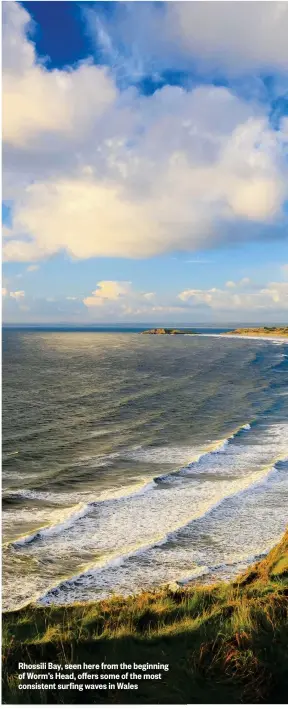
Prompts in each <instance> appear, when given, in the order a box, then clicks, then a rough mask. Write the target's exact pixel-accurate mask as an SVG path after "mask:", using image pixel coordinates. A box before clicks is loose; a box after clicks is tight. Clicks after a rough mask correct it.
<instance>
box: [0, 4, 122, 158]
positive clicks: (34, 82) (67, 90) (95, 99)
mask: <svg viewBox="0 0 288 709" xmlns="http://www.w3.org/2000/svg"><path fill="white" fill-rule="evenodd" d="M3 13H4V22H3V37H4V43H3V44H4V46H3V58H4V59H3V87H2V92H3V93H2V96H3V140H4V141H5V142H7V143H9V144H12V145H14V146H16V147H18V148H23V147H25V145H27V143H29V142H31V141H32V140H34V139H35V137H36V138H37V137H38V136H39V134H40V135H41V134H43V133H51V132H52V133H54V132H57V133H58V134H59V133H60V134H64V135H67V133H68V134H69V133H71V132H72V133H73V132H74V133H75V132H76V133H77V131H79V130H81V131H83V130H85V128H86V127H87V124H89V123H91V121H92V122H93V121H95V119H97V118H98V117H99V116H100V115H101V114H102V113H103V112H104V111H105V109H106V108H107V105H109V104H110V103H111V102H112V101H114V99H115V94H116V90H115V86H114V84H113V81H112V80H111V79H110V78H109V77H108V74H107V71H106V70H105V69H103V68H102V67H96V66H93V65H92V64H91V63H89V62H86V63H82V64H80V65H79V66H77V67H76V68H71V69H69V70H66V71H58V70H53V71H47V69H46V68H45V66H44V65H43V64H39V63H37V58H36V56H35V50H34V45H33V44H32V42H29V41H28V40H27V36H26V30H27V25H28V24H29V21H30V16H29V14H28V13H27V12H26V10H24V9H23V8H22V7H21V6H20V5H16V3H14V2H9V3H5V5H3ZM92 87H93V90H92Z"/></svg>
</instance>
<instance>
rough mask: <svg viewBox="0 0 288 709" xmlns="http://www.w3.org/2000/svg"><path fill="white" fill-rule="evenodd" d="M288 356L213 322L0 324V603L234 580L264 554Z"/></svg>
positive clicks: (269, 541) (275, 519) (280, 497)
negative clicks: (202, 327) (169, 326)
mask: <svg viewBox="0 0 288 709" xmlns="http://www.w3.org/2000/svg"><path fill="white" fill-rule="evenodd" d="M203 332H204V331H203ZM214 334H215V333H214ZM287 357H288V347H287V344H286V343H285V342H284V343H283V342H277V341H273V340H272V341H264V340H251V339H245V338H243V339H233V338H221V337H219V336H218V337H215V336H214V335H213V334H212V331H210V334H209V331H206V336H205V337H203V336H201V335H199V336H195V337H186V336H177V337H169V336H166V337H153V336H151V337H148V336H145V337H144V336H143V335H141V334H140V332H139V329H137V328H134V329H133V330H131V329H130V330H129V329H128V328H126V330H125V329H124V328H123V329H122V330H121V329H118V330H115V329H110V330H109V328H102V331H101V330H93V329H91V330H89V329H87V330H86V331H85V330H82V331H81V330H80V329H78V330H77V329H73V328H67V329H64V328H63V329H61V328H58V329H55V330H53V329H51V328H50V329H49V328H46V329H45V328H43V329H41V328H38V329H37V328H36V329H29V328H28V329H21V328H19V329H17V328H7V329H6V328H5V329H4V331H3V485H2V488H3V540H4V548H3V608H4V609H10V610H11V609H15V608H19V607H21V606H23V605H25V604H27V603H29V602H30V601H34V602H37V603H39V604H41V605H48V604H51V603H60V604H68V603H71V602H75V601H88V600H93V599H100V598H105V597H107V596H109V595H111V594H113V593H121V594H124V595H127V594H130V593H135V592H137V591H140V590H142V589H151V588H155V587H159V586H161V585H162V584H166V583H168V582H172V581H178V582H179V583H186V582H188V581H193V579H197V580H200V581H201V582H203V583H207V582H209V581H211V579H215V578H219V579H229V578H232V577H234V576H235V575H237V574H238V573H239V572H240V571H241V570H243V569H245V568H246V567H247V566H248V565H249V564H250V563H251V562H252V561H253V560H255V559H257V558H261V556H262V555H263V554H265V553H267V551H268V550H269V549H270V548H271V547H272V546H273V545H274V543H275V542H277V541H278V540H279V538H280V537H281V535H282V533H283V532H284V529H285V527H286V525H287V507H288V505H287V502H288V463H287V456H288V419H287V412H288V372H287V361H288V360H287Z"/></svg>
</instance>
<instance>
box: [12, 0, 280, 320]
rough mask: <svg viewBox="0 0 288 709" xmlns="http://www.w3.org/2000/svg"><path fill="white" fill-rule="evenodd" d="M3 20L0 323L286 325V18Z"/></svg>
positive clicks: (207, 6) (246, 13)
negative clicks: (0, 301)
mask: <svg viewBox="0 0 288 709" xmlns="http://www.w3.org/2000/svg"><path fill="white" fill-rule="evenodd" d="M2 10H3V89H2V91H3V208H2V213H3V277H2V296H3V321H4V323H47V324H48V323H75V324H76V323H77V324H81V323H82V324H83V325H87V324H93V323H95V324H97V323H98V324H101V323H138V322H139V323H141V322H145V323H155V324H156V323H157V324H159V325H161V324H162V323H163V324H165V323H171V324H172V323H173V324H176V323H183V324H184V323H186V324H191V325H193V323H197V324H199V323H203V325H205V324H206V323H207V324H214V323H215V325H216V324H218V323H219V324H225V323H226V322H227V323H228V322H229V323H231V322H233V323H234V322H235V323H243V324H246V323H247V324H248V323H251V324H252V323H267V324H271V323H273V322H275V323H283V324H284V323H287V309H288V282H287V281H288V250H287V235H288V180H287V176H288V175H287V173H288V161H287V145H288V43H287V35H288V3H287V2H274V1H271V2H269V1H268V2H261V1H260V2H237V1H236V2H229V1H228V2H217V1H216V2H197V1H195V2H141V1H137V0H135V1H134V2H124V1H123V2H60V1H58V2H52V1H50V2H46V1H44V2H43V1H42V2H22V3H20V2H14V1H13V0H4V2H3V4H2Z"/></svg>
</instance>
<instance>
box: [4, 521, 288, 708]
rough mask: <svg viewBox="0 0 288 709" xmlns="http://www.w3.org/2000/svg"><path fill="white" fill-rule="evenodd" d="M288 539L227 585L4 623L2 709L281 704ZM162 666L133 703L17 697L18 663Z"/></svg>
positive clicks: (130, 696)
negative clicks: (8, 708)
mask: <svg viewBox="0 0 288 709" xmlns="http://www.w3.org/2000/svg"><path fill="white" fill-rule="evenodd" d="M287 547H288V534H287V533H286V535H285V536H284V538H283V540H282V541H281V543H280V544H279V545H278V546H277V547H275V548H274V549H273V550H272V551H271V552H270V554H269V555H268V556H267V558H266V559H264V560H262V561H261V562H259V563H258V564H256V565H254V566H253V567H251V568H250V569H248V570H247V572H245V574H243V575H242V576H241V577H239V578H238V579H237V580H236V581H235V582H233V583H229V584H223V583H221V584H218V585H213V586H211V587H201V586H195V587H190V588H188V589H186V590H181V589H179V590H177V591H175V592H172V591H171V590H168V589H162V590H159V591H155V592H153V593H152V592H151V593H148V592H143V593H142V594H139V595H137V596H130V597H129V598H122V597H117V596H115V597H113V598H110V599H108V600H104V601H102V602H99V603H86V604H80V603H79V604H74V605H72V606H65V607H64V606H63V607H60V606H58V607H57V606H54V607H53V606H50V607H47V608H40V607H36V606H32V605H31V606H28V607H26V608H25V609H23V610H21V611H17V612H12V613H6V614H4V617H3V681H4V686H3V698H4V701H5V702H6V703H23V702H24V701H25V702H26V703H29V702H32V703H37V702H40V703H49V702H50V703H52V702H55V703H63V702H64V703H75V702H79V703H100V702H102V703H103V702H104V703H107V702H109V703H129V702H130V703H131V702H135V701H136V702H139V703H165V702H169V703H171V702H173V703H193V702H200V703H207V702H219V701H221V702H232V703H238V702H242V701H244V702H252V703H254V702H262V701H264V702H269V701H270V702H272V703H276V702H279V703H281V702H285V701H286V698H287V679H286V678H287V665H288V651H287V647H288V643H287V640H288V638H287V635H288V633H287V598H288V573H287V561H288V552H287ZM104 658H105V660H106V661H107V662H109V660H110V661H111V662H119V663H120V662H122V661H125V662H129V661H130V662H131V661H132V662H133V661H134V662H138V663H141V662H167V663H169V665H170V668H171V669H170V672H169V674H168V675H167V676H165V682H162V683H161V682H159V683H153V682H151V683H148V682H145V683H144V682H143V683H140V686H139V690H138V692H137V694H135V693H133V692H124V693H123V692H121V691H120V690H115V691H114V690H113V691H109V690H107V691H105V692H101V693H99V692H97V691H93V692H87V691H86V692H85V691H83V692H82V693H81V695H79V694H77V693H75V692H65V693H62V695H61V693H60V692H58V694H57V692H56V693H55V692H53V691H51V692H41V693H40V692H36V691H35V692H33V693H30V694H28V693H25V694H24V695H23V693H21V692H20V691H19V690H18V688H17V681H16V680H15V677H16V673H17V663H18V661H21V660H22V661H26V662H30V663H33V662H41V661H43V660H44V661H47V660H48V661H49V660H52V661H58V662H61V663H62V664H65V663H66V662H83V661H85V662H97V661H99V660H100V661H101V660H103V659H104Z"/></svg>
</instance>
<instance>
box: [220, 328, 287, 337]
mask: <svg viewBox="0 0 288 709" xmlns="http://www.w3.org/2000/svg"><path fill="white" fill-rule="evenodd" d="M223 334H224V335H249V336H250V335H251V336H252V337H256V336H258V337H260V336H261V337H288V326H285V327H277V326H273V327H239V328H237V329H236V330H231V331H230V332H225V333H223Z"/></svg>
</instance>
